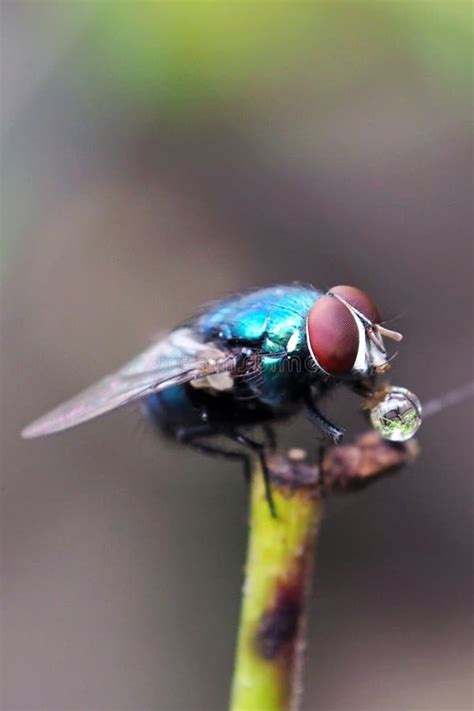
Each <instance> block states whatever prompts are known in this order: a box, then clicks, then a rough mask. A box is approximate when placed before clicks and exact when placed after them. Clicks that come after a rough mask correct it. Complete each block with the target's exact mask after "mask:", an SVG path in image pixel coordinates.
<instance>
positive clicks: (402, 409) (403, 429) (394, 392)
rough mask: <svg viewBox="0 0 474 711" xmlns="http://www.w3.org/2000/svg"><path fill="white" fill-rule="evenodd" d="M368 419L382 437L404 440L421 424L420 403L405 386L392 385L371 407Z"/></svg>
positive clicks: (392, 440)
mask: <svg viewBox="0 0 474 711" xmlns="http://www.w3.org/2000/svg"><path fill="white" fill-rule="evenodd" d="M370 419H371V421H372V425H373V427H374V428H375V429H376V430H377V432H380V434H381V435H382V437H383V438H384V439H388V440H390V441H391V442H405V441H406V440H407V439H410V437H413V435H414V434H415V432H416V431H417V430H418V428H419V427H420V425H421V421H422V419H421V404H420V401H419V400H418V398H417V397H416V395H414V394H413V393H412V392H410V391H409V390H407V389H406V388H402V387H399V386H395V385H392V386H390V387H389V388H388V389H387V392H386V393H385V396H384V398H383V400H380V401H379V402H378V403H377V404H376V405H374V407H372V409H371V411H370Z"/></svg>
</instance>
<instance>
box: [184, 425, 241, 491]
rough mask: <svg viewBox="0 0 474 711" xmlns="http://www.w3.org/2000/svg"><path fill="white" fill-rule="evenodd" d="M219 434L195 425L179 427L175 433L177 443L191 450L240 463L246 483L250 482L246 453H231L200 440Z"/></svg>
mask: <svg viewBox="0 0 474 711" xmlns="http://www.w3.org/2000/svg"><path fill="white" fill-rule="evenodd" d="M216 434H219V431H216V430H215V429H213V428H211V427H209V425H197V426H195V427H189V428H187V427H180V428H179V429H178V430H177V432H176V439H177V440H178V442H182V443H183V444H187V445H189V446H190V447H192V448H193V449H196V450H197V451H198V452H202V453H203V454H211V455H215V456H219V457H224V458H225V459H231V460H233V461H239V462H242V465H243V473H244V478H245V481H246V482H247V483H249V482H250V471H251V462H250V456H249V455H248V454H247V453H246V452H231V451H229V450H228V449H224V447H219V446H218V445H213V444H210V443H209V442H203V441H202V438H205V437H211V436H212V435H216Z"/></svg>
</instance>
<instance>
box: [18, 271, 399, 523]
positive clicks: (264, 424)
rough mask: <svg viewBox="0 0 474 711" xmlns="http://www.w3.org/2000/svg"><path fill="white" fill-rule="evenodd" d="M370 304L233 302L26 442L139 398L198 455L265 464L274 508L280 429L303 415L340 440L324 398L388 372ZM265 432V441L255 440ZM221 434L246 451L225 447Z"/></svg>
mask: <svg viewBox="0 0 474 711" xmlns="http://www.w3.org/2000/svg"><path fill="white" fill-rule="evenodd" d="M383 337H386V338H391V339H393V340H396V341H399V340H401V335H400V334H399V333H396V332H395V331H390V330H388V329H386V328H384V326H382V325H381V318H380V314H379V311H378V309H377V307H376V305H375V304H374V302H373V301H372V299H371V298H370V297H369V296H368V295H367V294H366V293H365V292H363V291H362V290H360V289H358V288H356V287H352V286H336V287H333V288H332V289H329V291H321V290H318V289H315V288H313V287H311V286H302V285H299V284H293V285H287V286H275V287H270V288H266V289H259V290H256V291H252V292H250V293H246V294H240V295H236V296H231V297H228V298H226V299H223V300H222V301H218V302H216V303H214V304H212V305H210V306H208V307H207V308H205V310H203V311H202V312H201V313H200V314H199V315H197V316H196V317H195V318H193V319H191V320H189V321H188V322H186V323H184V324H182V325H181V326H179V327H177V328H176V329H175V330H173V331H172V332H171V333H169V334H168V335H167V336H166V337H165V338H163V339H161V340H159V341H158V342H156V343H155V344H154V345H152V346H151V347H150V348H148V349H147V350H146V351H144V352H143V353H142V354H140V355H139V356H138V357H136V358H135V359H134V360H132V361H131V362H130V363H128V364H127V365H125V366H124V367H123V368H121V369H120V370H118V371H116V372H115V373H113V374H111V375H108V376H106V377H105V378H103V379H102V380H100V381H99V382H98V383H96V384H95V385H92V386H91V387H90V388H88V389H87V390H85V391H84V392H82V393H80V394H79V395H77V396H76V397H74V398H73V399H72V400H69V401H68V402H66V403H64V404H62V405H60V406H59V407H57V408H56V409H54V410H53V411H52V412H50V413H48V414H46V415H44V416H43V417H41V418H40V419H39V420H37V421H36V422H33V423H32V424H31V425H29V426H28V427H26V429H25V430H24V431H23V433H22V434H23V436H24V437H38V436H41V435H47V434H51V433H53V432H59V431H61V430H65V429H67V428H69V427H74V426H75V425H79V424H81V423H82V422H86V421H87V420H91V419H92V418H94V417H97V416H99V415H102V414H104V413H106V412H109V411H110V410H114V409H115V408H117V407H121V406H122V405H126V404H128V403H131V402H135V401H141V403H142V405H143V409H144V411H145V412H146V414H147V415H148V416H149V417H150V418H151V420H152V421H153V422H154V423H155V424H156V425H157V426H158V427H159V429H160V430H161V431H162V432H164V433H165V434H167V435H169V436H171V437H173V438H174V439H175V440H177V441H179V442H183V443H186V444H188V445H191V446H193V447H195V448H196V449H198V450H200V451H203V452H208V453H216V454H222V455H224V456H227V457H231V458H234V459H237V458H239V459H241V460H242V461H243V462H244V466H245V471H246V473H247V475H248V472H249V454H248V452H249V451H251V452H254V453H256V454H257V455H258V456H259V457H260V460H261V463H262V469H263V472H264V476H265V479H266V491H267V499H268V502H269V504H270V508H271V510H272V512H273V511H274V509H273V503H272V497H271V490H270V484H269V478H268V470H267V466H266V452H267V449H268V448H271V447H273V446H274V441H275V440H274V435H273V429H272V423H274V422H275V421H277V420H283V419H285V418H287V417H289V416H291V415H293V414H295V413H296V412H298V411H299V410H301V409H305V410H306V412H307V414H308V416H309V418H310V419H311V421H312V422H313V423H314V424H315V425H316V426H317V427H318V428H319V429H320V430H322V432H323V433H324V434H325V435H326V436H328V437H330V438H331V439H332V440H334V441H339V439H340V438H341V437H342V431H341V430H340V429H339V428H338V427H337V426H336V425H334V424H332V423H331V422H329V421H328V420H327V419H326V418H325V417H324V415H322V414H321V412H320V411H319V407H318V403H319V400H320V399H321V397H322V396H323V395H324V394H325V393H327V392H328V391H329V390H331V389H332V388H334V387H335V386H336V385H338V384H340V383H345V384H346V385H348V386H349V387H350V388H351V389H353V390H354V391H356V392H358V393H359V394H361V395H363V396H369V395H370V394H371V393H372V391H373V387H374V381H375V377H376V376H377V375H378V374H379V373H384V372H385V371H386V370H387V369H388V367H389V363H388V359H387V353H386V350H385V347H384V344H383ZM257 425H258V426H260V427H261V428H262V431H263V434H264V442H261V441H257V440H255V439H253V438H252V437H250V436H249V434H248V429H249V428H250V427H254V426H257ZM215 435H220V436H224V437H227V438H228V439H229V440H232V441H233V442H235V443H237V444H239V445H242V446H243V449H242V451H235V450H233V451H228V450H226V449H222V448H221V447H219V446H218V445H217V444H216V443H215V442H214V441H213V437H214V436H215Z"/></svg>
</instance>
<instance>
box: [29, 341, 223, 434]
mask: <svg viewBox="0 0 474 711" xmlns="http://www.w3.org/2000/svg"><path fill="white" fill-rule="evenodd" d="M235 367H236V356H235V355H234V354H232V353H229V352H225V351H222V350H219V349H217V348H216V347H215V346H213V345H210V344H205V343H202V342H200V341H198V340H196V338H195V337H194V336H193V333H192V331H191V330H190V329H187V328H186V329H184V328H183V329H180V330H178V331H175V332H173V333H172V334H170V335H169V336H168V337H167V338H165V339H163V340H162V341H158V343H155V344H154V345H153V346H151V347H150V348H148V349H147V350H146V351H144V352H143V353H141V354H140V355H138V356H137V357H136V358H134V359H133V360H132V361H130V363H128V364H127V365H125V366H124V367H123V368H120V369H119V370H117V371H116V372H115V373H112V374H111V375H107V376H106V377H105V378H102V380H99V382H97V383H95V385H92V386H91V387H89V388H87V389H86V390H84V391H83V392H81V393H79V394H78V395H76V396H75V397H73V398H72V399H71V400H68V401H67V402H64V403H63V404H62V405H59V406H58V407H56V408H55V409H54V410H52V411H51V412H48V413H47V414H46V415H43V417H40V419H38V420H36V421H35V422H33V423H32V424H30V425H28V427H26V428H25V429H24V430H23V432H22V437H26V438H31V437H41V436H42V435H48V434H52V433H53V432H60V431H62V430H66V429H68V428H69V427H75V426H76V425H79V424H81V423H82V422H87V421H88V420H92V419H93V418H94V417H98V416H99V415H103V414H104V413H106V412H110V411H111V410H115V409H116V408H118V407H121V406H122V405H127V404H128V403H131V402H135V401H136V400H140V399H142V398H144V397H146V396H147V395H152V394H154V393H157V392H159V391H160V390H164V389H165V388H168V387H170V386H171V385H178V384H180V383H187V382H189V381H191V380H199V379H200V378H206V377H208V376H209V375H215V374H218V373H230V372H231V371H232V370H234V369H235Z"/></svg>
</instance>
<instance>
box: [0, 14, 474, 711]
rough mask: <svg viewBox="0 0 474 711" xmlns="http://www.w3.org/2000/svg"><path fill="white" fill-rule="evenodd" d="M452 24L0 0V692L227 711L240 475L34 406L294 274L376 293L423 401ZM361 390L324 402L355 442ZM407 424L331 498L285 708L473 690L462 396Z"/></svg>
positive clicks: (456, 330) (443, 313)
mask: <svg viewBox="0 0 474 711" xmlns="http://www.w3.org/2000/svg"><path fill="white" fill-rule="evenodd" d="M471 12H472V6H471V4H470V3H469V2H456V1H455V0H453V1H452V2H445V1H443V2H439V1H438V0H433V1H432V2H430V3H427V2H425V1H424V0H422V1H418V0H411V2H409V3H405V2H403V0H399V1H397V2H382V3H381V2H375V1H374V2H370V3H364V2H347V3H346V2H338V3H325V2H322V3H295V4H293V3H292V4H289V3H235V4H232V5H230V4H227V3H226V2H222V3H221V2H219V3H199V2H193V3H186V2H180V3H173V4H171V3H170V4H167V3H165V2H163V3H161V2H160V3H154V2H149V3H139V2H126V3H121V2H116V3H109V2H76V1H75V0H72V1H70V2H67V3H64V2H49V0H44V1H43V2H41V3H39V2H33V1H31V2H23V0H14V1H13V2H7V1H4V2H3V3H2V37H1V39H2V93H3V97H2V98H3V102H2V103H3V119H2V148H3V150H2V153H3V171H2V173H3V176H2V178H3V185H2V198H3V199H2V204H3V209H2V257H1V260H2V265H1V266H2V313H1V317H2V327H1V338H2V360H1V365H2V394H1V409H2V412H1V415H2V417H1V430H2V447H1V459H2V473H3V476H4V482H3V488H2V494H3V497H2V498H3V511H2V529H3V544H4V546H3V566H4V574H3V576H2V578H3V605H4V608H3V644H2V646H3V684H2V688H3V694H4V699H3V707H2V708H4V709H6V710H7V711H24V710H29V711H43V710H44V711H79V710H86V711H145V710H150V711H151V710H152V709H159V710H160V711H204V710H205V711H219V710H220V709H223V708H225V706H226V703H227V694H228V689H229V683H230V676H231V671H232V662H233V653H234V641H235V634H236V624H237V619H238V612H239V595H240V586H241V580H242V566H243V562H244V556H245V544H246V506H247V501H246V491H245V487H244V485H243V482H242V477H241V476H240V472H239V471H238V468H236V467H235V466H234V465H232V464H229V463H226V462H221V461H219V460H216V459H208V458H205V457H202V456H200V455H198V454H195V453H193V452H188V451H187V450H185V449H179V448H175V447H173V445H171V444H169V443H166V442H164V441H162V440H160V439H159V438H158V437H156V436H155V435H154V433H153V432H151V431H150V430H149V429H148V428H147V426H146V425H144V424H143V423H142V421H141V420H140V417H139V415H138V413H137V412H136V411H135V410H134V409H133V408H132V409H131V410H124V411H120V412H117V413H113V414H111V415H110V416H108V417H106V418H103V419H100V420H96V421H94V422H91V423H89V424H87V425H85V426H84V427H82V428H81V429H78V430H74V431H70V432H67V433H64V434H63V435H62V436H57V437H53V438H50V439H45V440H38V441H29V442H25V441H21V440H20V438H19V431H20V429H21V427H22V426H23V425H24V424H25V423H27V422H28V421H30V420H31V419H33V418H34V417H36V416H38V415H40V414H42V413H43V412H44V411H45V410H47V409H48V408H50V407H52V406H53V405H55V404H57V403H58V402H59V401H61V400H63V399H65V398H67V397H69V396H70V395H72V394H74V393H75V392H76V391H78V390H79V389H81V388H82V387H84V386H86V385H88V384H90V382H92V381H93V380H95V379H96V378H97V377H98V376H101V375H103V374H105V373H106V372H107V371H110V370H111V369H113V368H115V367H117V366H119V365H121V364H122V363H123V362H124V361H125V360H126V359H128V358H129V357H130V356H133V355H134V354H135V353H136V352H137V351H138V350H140V349H141V348H142V347H143V346H144V345H146V344H147V343H148V341H149V339H150V337H153V335H154V334H155V333H157V332H160V331H163V330H166V329H167V328H169V327H172V326H173V325H174V323H175V322H176V321H179V320H181V319H182V318H184V317H186V316H187V315H189V314H190V313H192V312H193V311H194V310H195V308H196V307H197V306H198V305H200V304H201V303H202V302H205V301H206V300H208V299H214V298H216V297H218V296H221V295H223V294H227V293H229V292H232V291H238V290H240V289H243V288H247V287H253V286H260V285H267V284H273V283H278V282H288V281H293V280H300V281H307V282H311V283H313V284H315V285H316V286H319V287H326V288H328V287H330V286H332V285H334V284H339V283H350V284H354V285H358V286H360V287H362V288H364V289H366V290H367V291H368V292H369V293H370V294H372V295H373V296H374V298H375V299H376V301H377V302H379V304H380V306H381V309H382V311H383V313H384V316H385V317H386V318H392V317H393V318H397V320H396V323H394V327H395V328H397V329H399V330H401V331H402V332H403V333H404V335H405V340H404V342H403V345H402V347H401V348H400V354H399V356H398V357H397V359H396V361H395V362H394V364H393V369H392V376H391V377H392V381H393V382H394V383H396V384H402V385H405V386H407V387H410V388H412V389H413V390H414V391H415V392H416V393H417V394H418V395H419V396H420V398H421V399H422V400H427V399H429V398H430V397H432V396H435V395H438V394H441V393H443V392H444V391H447V390H449V389H450V388H452V387H456V386H458V385H459V384H460V383H462V382H464V381H467V380H469V379H470V378H471V377H472V366H471V343H472V330H471V324H472V315H473V314H472V288H471V287H472V262H471V260H472V248H471V230H472V224H473V220H472V212H471V190H472V165H473V164H472V152H471V151H472V145H471V135H470V130H471V129H470V123H471V118H472V103H471V102H472V92H471V78H472V77H471V62H472V55H471V52H472V44H471ZM358 408H359V403H358V401H357V400H356V399H355V398H353V397H352V396H350V395H348V394H346V393H344V392H341V393H340V394H338V395H337V397H335V398H334V399H333V400H332V401H330V402H328V403H327V405H326V412H327V413H328V414H329V415H331V417H332V418H333V419H335V420H336V421H338V422H340V423H342V424H343V425H344V426H346V427H347V428H348V429H349V431H350V432H352V433H356V432H359V431H360V430H361V429H362V428H363V427H364V423H363V420H362V418H361V416H360V413H359V409H358ZM419 441H420V444H421V447H422V455H421V457H420V458H419V460H418V461H417V462H416V463H415V464H414V465H413V466H412V467H411V468H410V469H407V470H406V471H404V472H403V473H401V474H400V475H398V476H394V477H391V478H389V479H385V480H384V481H381V482H380V483H379V484H378V485H376V486H374V487H372V488H369V489H367V490H365V491H364V492H362V493H359V494H357V495H355V496H353V497H347V498H346V499H345V500H344V501H342V499H341V500H339V501H337V502H335V503H332V504H330V505H329V506H328V512H327V517H326V520H325V523H324V527H323V531H322V535H321V541H320V548H319V552H318V558H317V566H316V573H317V576H316V581H315V587H314V591H313V594H312V598H311V608H312V609H311V616H310V639H309V644H308V657H307V666H306V691H305V697H304V699H305V700H304V705H303V708H304V710H305V711H310V709H318V710H319V711H349V709H350V710H351V711H352V710H356V709H361V710H362V709H364V710H371V709H373V710H374V711H375V710H377V711H392V710H400V709H407V710H408V709H413V710H415V709H416V710H421V709H423V710H424V709H429V710H430V711H435V710H438V709H439V710H443V711H444V710H461V709H469V708H471V703H472V682H471V669H472V667H471V664H472V639H473V637H472V626H471V620H472V617H471V613H472V600H471V593H472V589H471V582H472V579H471V573H472V568H471V560H472V559H471V555H472V530H471V524H470V521H471V515H472V485H471V477H472V443H471V441H472V409H471V406H470V404H469V403H464V404H463V405H459V406H458V407H456V408H452V409H450V410H447V411H445V412H444V413H442V414H440V415H438V416H437V417H435V418H433V419H429V420H427V421H426V423H425V425H424V427H423V428H422V430H421V431H420V435H419ZM290 444H293V445H302V446H306V447H308V448H312V447H314V446H315V432H314V430H313V429H312V428H311V427H310V426H309V425H308V424H306V423H305V422H303V421H301V422H300V421H298V422H296V423H293V425H291V426H290V427H289V428H287V429H285V430H284V431H283V432H282V437H281V446H282V447H285V446H288V445H290ZM262 711H264V710H262Z"/></svg>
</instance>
